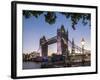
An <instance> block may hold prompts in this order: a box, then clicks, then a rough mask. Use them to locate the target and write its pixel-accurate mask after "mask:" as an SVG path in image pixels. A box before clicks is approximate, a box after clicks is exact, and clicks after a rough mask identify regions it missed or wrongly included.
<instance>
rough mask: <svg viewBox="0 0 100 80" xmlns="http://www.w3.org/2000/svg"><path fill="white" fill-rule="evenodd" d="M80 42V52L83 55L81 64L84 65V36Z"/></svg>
mask: <svg viewBox="0 0 100 80" xmlns="http://www.w3.org/2000/svg"><path fill="white" fill-rule="evenodd" d="M81 44H82V54H83V56H82V65H83V66H84V44H85V40H84V38H82V40H81Z"/></svg>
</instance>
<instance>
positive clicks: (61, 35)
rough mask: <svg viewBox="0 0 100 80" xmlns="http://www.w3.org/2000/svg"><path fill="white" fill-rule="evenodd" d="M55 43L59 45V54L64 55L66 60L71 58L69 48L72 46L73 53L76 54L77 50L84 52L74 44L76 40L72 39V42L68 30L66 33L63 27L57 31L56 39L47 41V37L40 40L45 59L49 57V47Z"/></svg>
mask: <svg viewBox="0 0 100 80" xmlns="http://www.w3.org/2000/svg"><path fill="white" fill-rule="evenodd" d="M54 43H57V53H60V54H62V55H63V56H65V58H68V56H69V46H71V49H72V53H75V49H76V50H78V51H79V52H81V51H82V48H81V47H79V46H77V45H76V44H75V43H74V39H72V41H71V40H70V39H69V33H68V30H67V31H66V30H65V28H64V26H63V25H62V26H61V28H59V29H57V35H55V36H54V37H51V38H49V39H46V37H45V36H43V37H42V38H40V48H41V54H42V56H43V57H47V56H48V45H50V44H54ZM84 52H85V53H90V50H86V49H84Z"/></svg>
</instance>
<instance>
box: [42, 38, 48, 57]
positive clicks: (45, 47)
mask: <svg viewBox="0 0 100 80" xmlns="http://www.w3.org/2000/svg"><path fill="white" fill-rule="evenodd" d="M40 46H41V54H42V56H43V57H47V56H48V44H47V40H46V38H45V36H43V37H42V38H41V39H40Z"/></svg>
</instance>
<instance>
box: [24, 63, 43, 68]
mask: <svg viewBox="0 0 100 80" xmlns="http://www.w3.org/2000/svg"><path fill="white" fill-rule="evenodd" d="M40 67H41V63H35V62H23V69H39V68H40Z"/></svg>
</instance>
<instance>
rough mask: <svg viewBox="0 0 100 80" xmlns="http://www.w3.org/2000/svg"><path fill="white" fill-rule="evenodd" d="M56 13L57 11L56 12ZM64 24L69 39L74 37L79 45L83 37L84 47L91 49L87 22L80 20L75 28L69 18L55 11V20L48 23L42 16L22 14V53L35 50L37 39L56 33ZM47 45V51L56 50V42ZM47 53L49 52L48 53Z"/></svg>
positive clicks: (89, 30) (49, 36) (36, 48)
mask: <svg viewBox="0 0 100 80" xmlns="http://www.w3.org/2000/svg"><path fill="white" fill-rule="evenodd" d="M56 13H57V12H56ZM61 25H64V27H65V30H66V31H67V30H68V32H69V39H70V40H72V38H73V39H74V42H75V44H77V45H78V46H80V47H81V39H82V38H84V39H85V42H86V43H85V49H89V50H90V49H91V29H90V26H89V24H87V25H85V26H84V25H83V24H82V23H81V20H80V21H79V22H78V24H77V25H76V30H73V29H72V27H71V20H70V18H69V19H66V17H65V16H62V15H61V14H58V13H57V21H56V23H55V24H53V25H50V24H48V23H46V22H45V19H44V16H43V15H40V16H39V17H38V18H35V17H34V16H31V17H30V18H28V19H27V18H25V16H23V32H22V35H23V39H22V40H23V44H22V45H23V53H30V52H33V51H37V50H38V48H39V40H40V38H41V37H42V36H45V37H46V38H47V39H49V38H51V37H53V36H56V35H57V29H58V28H60V27H61ZM52 45H53V46H51V45H49V47H48V53H49V52H50V53H53V52H57V44H56V43H55V44H52ZM50 53H49V54H50Z"/></svg>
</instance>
